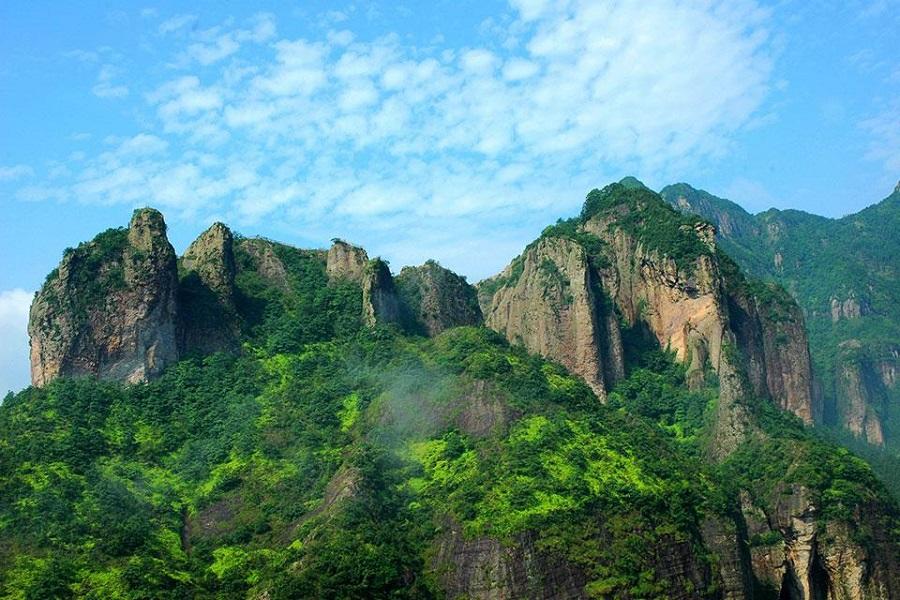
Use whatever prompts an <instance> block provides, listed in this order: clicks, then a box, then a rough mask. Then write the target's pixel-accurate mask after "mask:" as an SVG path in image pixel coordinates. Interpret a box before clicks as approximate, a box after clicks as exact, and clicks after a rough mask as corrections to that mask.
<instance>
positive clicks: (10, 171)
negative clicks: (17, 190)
mask: <svg viewBox="0 0 900 600" xmlns="http://www.w3.org/2000/svg"><path fill="white" fill-rule="evenodd" d="M33 175H34V169H32V168H31V167H29V166H28V165H12V166H9V167H3V166H0V181H15V180H16V179H22V178H24V177H31V176H33Z"/></svg>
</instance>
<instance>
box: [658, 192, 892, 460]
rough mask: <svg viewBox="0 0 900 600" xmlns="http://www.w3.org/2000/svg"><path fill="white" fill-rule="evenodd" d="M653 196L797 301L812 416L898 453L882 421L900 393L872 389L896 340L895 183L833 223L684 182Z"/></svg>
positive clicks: (887, 421) (886, 420)
mask: <svg viewBox="0 0 900 600" xmlns="http://www.w3.org/2000/svg"><path fill="white" fill-rule="evenodd" d="M661 195H662V196H663V197H664V198H665V199H666V201H667V202H669V203H670V204H671V205H672V206H674V207H676V208H678V209H679V210H680V211H682V212H686V213H693V214H697V215H700V216H702V217H704V218H706V219H709V220H710V221H712V222H713V223H715V224H716V226H717V228H718V230H719V237H720V240H719V242H720V244H721V247H722V249H723V250H725V251H726V252H727V253H728V255H729V256H731V257H732V258H734V260H735V261H736V262H737V263H738V264H739V265H740V266H741V268H742V269H743V270H744V271H745V272H748V273H749V274H751V275H753V276H755V277H759V278H761V279H764V280H773V281H776V282H778V283H780V284H781V285H783V286H784V287H785V288H786V289H787V290H788V291H789V292H790V294H791V295H792V296H793V297H794V298H795V299H796V300H797V302H798V304H799V305H800V306H801V307H802V311H803V314H804V321H805V322H806V324H807V325H808V331H809V337H810V350H811V356H810V358H811V363H812V366H813V370H814V372H815V376H816V380H814V381H813V386H814V387H815V388H816V389H817V390H819V398H818V400H817V402H816V404H817V406H816V409H817V411H814V413H813V419H814V420H816V421H817V422H819V423H824V424H825V425H827V426H830V427H836V428H841V429H845V430H847V431H849V432H850V433H852V434H853V435H856V436H857V437H859V438H860V439H862V440H866V441H869V442H871V443H873V444H875V445H882V443H884V445H885V446H887V447H888V448H889V449H890V448H891V447H893V449H894V450H895V451H896V448H897V447H898V444H900V439H896V440H895V439H894V436H895V434H893V433H892V432H896V431H900V428H898V427H897V423H891V422H890V421H891V419H894V420H896V418H897V417H896V416H895V415H897V414H900V413H897V412H896V410H895V409H893V408H891V406H896V405H897V402H898V398H900V396H898V395H897V391H896V390H895V389H893V388H885V387H882V386H880V385H878V384H877V382H876V379H877V373H876V372H875V371H877V369H878V367H877V366H876V363H881V362H883V361H885V360H889V361H890V358H889V357H890V348H891V347H892V346H895V345H896V340H897V339H900V311H898V307H900V277H898V274H897V268H896V260H895V257H896V256H898V253H900V238H898V236H896V235H894V234H893V232H894V231H896V230H897V229H898V228H900V192H898V189H897V188H895V189H894V191H893V193H892V194H890V195H889V196H888V197H887V198H885V199H883V200H882V201H881V202H879V203H877V204H874V205H872V206H869V207H868V208H866V209H864V210H862V211H860V212H858V213H855V214H850V215H847V216H844V217H842V218H840V219H828V218H825V217H821V216H817V215H812V214H808V213H804V212H801V211H797V210H783V211H782V210H775V209H771V210H768V211H765V212H762V213H759V214H756V215H751V214H749V213H747V212H746V211H745V210H743V209H742V208H741V207H739V206H738V205H737V204H734V203H733V202H730V201H728V200H725V199H723V198H717V197H715V196H713V195H711V194H709V193H707V192H704V191H701V190H696V189H694V188H692V187H691V186H689V185H687V184H676V185H672V186H668V187H666V188H664V189H663V190H662V191H661ZM857 343H858V344H860V346H861V349H860V350H859V351H856V352H852V353H848V352H847V350H846V345H847V344H857ZM850 354H852V357H851V356H850ZM893 364H894V365H895V366H896V365H897V364H898V363H897V362H896V361H894V362H893ZM776 370H777V369H776ZM785 389H786V390H787V389H789V386H787V387H785ZM804 418H806V417H804Z"/></svg>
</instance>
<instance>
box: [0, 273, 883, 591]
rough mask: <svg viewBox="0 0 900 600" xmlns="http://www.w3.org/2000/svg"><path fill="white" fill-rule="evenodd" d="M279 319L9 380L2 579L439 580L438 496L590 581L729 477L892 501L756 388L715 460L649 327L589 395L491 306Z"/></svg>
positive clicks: (685, 517) (651, 565)
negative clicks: (748, 428) (396, 318)
mask: <svg viewBox="0 0 900 600" xmlns="http://www.w3.org/2000/svg"><path fill="white" fill-rule="evenodd" d="M303 260H304V259H303V258H302V257H298V262H302V261H303ZM331 293H334V294H340V293H342V292H341V291H340V290H339V289H332V292H331ZM348 306H349V305H348ZM347 310H351V309H350V308H347ZM354 310H355V308H354ZM346 317H347V318H349V315H346ZM258 327H260V330H262V331H266V332H269V333H270V334H271V335H273V336H284V335H286V334H285V333H284V332H283V331H281V330H279V329H278V327H277V326H275V325H274V324H273V322H272V321H269V320H265V319H264V320H262V321H261V322H260V325H258ZM293 331H297V334H298V335H301V336H307V335H309V334H308V330H293ZM256 335H259V334H258V333H257V334H256ZM279 339H280V340H282V341H280V342H279V343H278V344H274V343H270V342H269V341H268V340H261V341H260V342H259V343H248V344H247V345H246V346H245V350H244V352H243V353H242V355H241V356H237V357H229V356H225V355H213V356H210V357H207V358H205V359H202V360H200V359H194V360H187V361H183V362H181V363H179V364H177V365H175V366H173V367H172V368H170V369H169V370H168V371H167V372H166V373H165V375H164V376H163V377H162V378H160V379H159V380H156V381H153V382H152V383H149V384H144V385H136V386H123V385H118V384H110V383H102V382H95V381H92V380H68V381H67V380H59V381H55V382H53V383H51V384H50V385H48V386H47V387H45V388H43V389H28V390H25V391H23V392H21V393H19V394H17V395H11V396H9V397H7V399H6V400H5V401H4V403H3V405H2V406H0V430H2V431H3V432H4V436H3V438H2V440H0V539H2V540H3V542H2V543H0V573H2V575H0V590H2V593H3V594H4V596H3V597H42V598H43V597H52V596H57V597H84V598H94V597H104V598H107V597H112V598H116V597H120V598H155V597H158V598H164V597H165V598H170V597H199V598H203V597H208V598H214V597H215V598H229V597H234V598H243V597H246V596H247V595H248V594H250V595H258V594H261V593H268V594H269V595H270V597H272V598H292V597H385V596H391V597H410V598H413V597H415V598H427V597H439V596H440V587H441V585H440V581H441V579H440V578H441V573H442V572H443V571H442V569H444V568H446V565H445V566H443V567H442V566H441V565H437V564H435V563H434V562H433V560H434V556H435V555H434V550H435V547H436V544H440V540H442V539H443V538H442V536H443V535H444V534H443V533H442V531H444V530H445V527H446V523H447V522H448V520H449V521H450V522H456V523H458V524H459V525H460V526H461V527H462V529H463V531H464V533H465V535H466V536H468V537H480V536H491V537H496V538H499V539H501V540H502V541H503V543H505V544H516V543H519V542H520V541H521V540H522V539H523V538H522V536H524V535H532V536H533V537H532V538H531V539H533V543H534V544H535V548H536V549H537V550H538V551H539V552H542V553H547V554H549V555H551V556H557V557H562V558H565V559H566V560H567V561H569V562H570V563H571V564H573V565H577V566H578V567H579V568H581V569H583V571H584V572H585V574H586V575H587V577H588V581H589V584H588V587H587V589H588V590H589V591H590V592H591V594H593V595H594V596H596V597H602V596H604V595H610V594H611V595H619V594H624V593H626V592H627V593H629V594H632V595H634V596H640V597H645V598H664V597H667V596H668V595H670V594H671V593H672V592H673V589H672V588H671V587H670V586H671V585H674V584H673V583H672V582H669V581H667V580H666V579H665V578H664V577H663V576H662V573H660V572H658V570H657V569H658V568H659V566H660V562H659V560H658V558H657V555H656V554H655V552H664V551H665V548H667V547H669V546H670V545H671V544H681V543H686V544H688V545H690V546H691V547H693V548H694V549H695V555H696V556H697V557H699V558H698V560H701V561H703V560H706V558H704V557H706V556H707V552H706V551H705V550H704V546H703V542H702V540H701V539H700V537H699V533H698V532H699V530H700V524H701V522H702V519H703V518H705V516H706V515H709V514H716V513H718V514H723V515H727V514H728V513H729V511H730V510H732V509H733V508H732V507H733V506H734V502H735V498H736V494H737V490H738V489H748V490H750V491H751V493H752V494H753V497H754V498H755V499H757V501H758V502H759V504H760V505H761V506H766V505H767V504H766V503H767V502H769V501H770V497H771V495H772V494H774V493H776V491H777V490H778V489H780V488H779V486H782V485H784V484H785V483H790V482H799V483H803V484H805V485H808V486H810V488H811V489H813V490H814V492H815V494H816V498H817V502H819V503H820V505H821V507H822V512H823V514H825V515H827V517H828V518H830V519H846V518H848V515H849V512H848V511H850V510H851V509H853V508H854V507H856V506H859V505H860V504H861V503H868V505H871V503H873V502H878V503H881V505H884V503H885V502H889V501H887V500H885V498H884V497H883V491H882V488H881V487H880V485H879V484H878V482H877V481H876V480H875V479H874V477H873V476H872V474H871V471H870V470H869V469H868V467H866V466H865V464H864V463H862V461H860V460H859V459H856V458H854V457H853V456H851V455H850V454H849V453H847V452H846V451H840V450H836V449H835V448H834V447H833V446H831V445H828V444H825V443H823V442H820V441H818V440H815V439H814V438H811V437H809V434H807V433H806V432H805V431H804V430H803V427H802V425H800V424H799V423H798V422H796V420H792V419H790V418H785V417H784V416H783V413H781V412H780V411H777V410H776V409H774V408H765V407H766V406H769V405H768V404H763V405H761V408H759V410H760V411H762V412H761V413H760V415H761V416H760V419H761V422H762V423H763V426H764V429H765V430H766V431H767V432H768V435H767V437H766V438H765V439H763V440H760V441H759V442H754V443H751V444H747V445H746V446H744V447H743V448H742V449H740V450H739V451H738V452H737V453H736V454H735V455H734V456H733V457H732V458H731V459H729V461H727V462H726V463H724V464H723V465H721V466H720V467H715V466H710V465H708V464H707V463H706V462H705V461H704V460H703V456H702V450H701V449H702V448H703V447H704V445H705V441H704V440H705V436H706V435H707V431H708V424H709V423H708V421H709V419H710V416H711V414H712V413H713V412H714V410H713V409H714V407H715V398H716V396H717V394H716V389H715V387H714V385H713V386H712V387H708V388H706V389H702V390H696V391H689V390H688V389H687V388H686V387H685V385H684V373H683V368H682V367H681V366H680V365H677V364H675V363H674V362H673V360H672V357H671V355H670V354H667V353H665V352H662V351H660V350H659V349H658V348H654V347H653V346H652V345H650V344H645V345H644V346H643V348H642V349H641V350H639V351H638V352H637V353H636V354H634V353H633V354H632V355H631V359H630V361H629V373H630V375H629V377H628V378H627V379H626V380H625V381H624V382H622V383H621V384H620V385H619V386H618V387H617V388H616V390H615V391H614V392H613V394H612V395H611V396H610V401H609V404H608V405H606V406H604V405H601V404H599V403H598V402H597V400H596V398H595V397H594V396H593V394H592V393H591V391H590V390H589V389H588V388H587V386H586V385H585V384H584V383H583V382H581V381H580V380H579V379H576V378H573V377H572V376H570V375H568V374H567V373H566V372H565V370H564V369H562V368H561V367H559V366H557V365H554V364H552V363H548V362H546V361H543V360H541V359H539V358H537V357H535V356H533V355H530V354H527V353H526V352H524V350H522V349H521V348H517V347H510V346H508V345H507V344H506V343H505V342H504V341H503V340H502V339H501V338H500V337H499V336H498V335H497V334H496V333H494V332H491V331H489V330H486V329H483V328H456V329H451V330H449V331H447V332H445V333H444V334H442V335H440V336H438V337H437V338H434V339H425V338H412V337H406V336H404V335H402V334H400V333H399V332H397V331H395V330H392V329H382V328H377V329H374V330H367V329H363V328H359V329H357V330H356V331H354V332H351V333H346V334H342V335H333V336H332V337H331V338H330V339H327V340H313V341H309V340H307V341H303V340H301V339H294V340H291V341H290V343H286V342H285V341H284V338H283V337H280V338H279ZM285 347H288V348H291V349H292V350H291V351H289V352H284V351H282V348H285ZM477 382H484V383H483V384H477ZM476 384H477V385H476ZM473 390H481V391H478V392H476V391H473ZM477 397H483V398H485V399H486V401H489V402H493V403H495V404H496V406H497V407H498V408H497V409H496V410H495V414H497V415H505V416H500V417H498V418H499V419H500V421H499V422H497V423H496V424H495V425H494V427H493V428H492V429H491V431H492V432H493V433H487V434H485V433H478V431H481V430H478V429H470V428H469V427H470V426H464V425H462V424H464V423H467V422H470V421H467V420H466V419H462V415H465V414H468V413H467V411H469V410H471V406H472V404H471V403H472V402H474V401H475V398H477ZM473 414H478V413H473ZM461 419H462V420H461ZM773 490H774V491H773ZM752 543H757V544H764V543H767V544H774V543H777V540H774V539H769V538H768V537H766V538H765V539H756V540H752ZM17 594H19V595H17Z"/></svg>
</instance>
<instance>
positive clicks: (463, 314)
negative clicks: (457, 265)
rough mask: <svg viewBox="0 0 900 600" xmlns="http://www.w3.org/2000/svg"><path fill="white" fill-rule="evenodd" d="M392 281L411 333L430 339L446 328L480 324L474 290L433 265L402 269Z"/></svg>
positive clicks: (432, 263)
mask: <svg viewBox="0 0 900 600" xmlns="http://www.w3.org/2000/svg"><path fill="white" fill-rule="evenodd" d="M395 281H396V284H397V291H398V292H399V294H400V298H401V300H402V303H403V311H404V313H405V319H404V321H405V322H407V324H408V325H409V326H411V327H412V328H413V329H414V330H418V331H421V332H422V333H424V334H426V335H428V336H432V337H433V336H435V335H437V334H439V333H440V332H442V331H444V330H445V329H448V328H450V327H458V326H461V325H480V324H481V320H482V317H481V309H480V308H479V306H478V296H477V293H476V291H475V288H474V287H472V286H471V285H469V283H468V282H467V281H466V279H465V277H460V276H459V275H457V274H456V273H454V272H453V271H450V270H449V269H445V268H444V267H442V266H441V265H439V264H438V263H437V262H435V261H431V260H430V261H428V262H426V263H425V264H424V265H422V266H420V267H403V269H402V270H401V271H400V274H399V275H398V276H397V277H396V279H395Z"/></svg>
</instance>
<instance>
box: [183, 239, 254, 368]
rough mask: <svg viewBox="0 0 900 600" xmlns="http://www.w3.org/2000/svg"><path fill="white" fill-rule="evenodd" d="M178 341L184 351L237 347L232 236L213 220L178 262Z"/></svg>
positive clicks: (231, 348) (209, 351)
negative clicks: (179, 268) (179, 276)
mask: <svg viewBox="0 0 900 600" xmlns="http://www.w3.org/2000/svg"><path fill="white" fill-rule="evenodd" d="M180 267H181V280H180V282H179V308H180V310H179V314H180V317H181V318H180V327H179V331H180V336H179V338H180V341H181V350H182V352H183V353H185V354H188V353H199V354H210V353H212V352H218V351H229V350H233V349H235V348H236V346H237V345H238V340H239V337H240V323H239V319H238V311H237V306H236V304H235V293H236V290H235V284H234V277H235V273H236V271H237V269H236V267H235V261H234V237H233V236H232V234H231V230H230V229H228V227H226V226H225V225H223V224H222V223H215V224H213V225H212V227H210V228H209V229H207V230H206V231H205V232H203V233H202V234H201V235H200V237H198V238H197V239H196V240H194V242H193V243H192V244H191V245H190V246H188V249H187V250H186V251H185V253H184V256H183V257H182V258H181V261H180Z"/></svg>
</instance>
